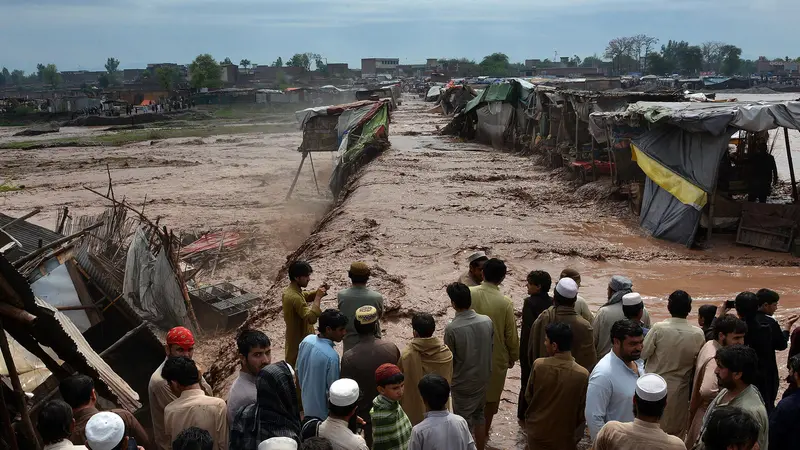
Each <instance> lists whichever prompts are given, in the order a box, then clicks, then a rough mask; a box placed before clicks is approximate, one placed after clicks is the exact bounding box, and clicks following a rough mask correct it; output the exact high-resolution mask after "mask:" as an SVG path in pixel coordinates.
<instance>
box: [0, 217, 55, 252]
mask: <svg viewBox="0 0 800 450" xmlns="http://www.w3.org/2000/svg"><path fill="white" fill-rule="evenodd" d="M15 219H16V217H11V216H7V215H5V214H3V213H0V228H3V227H4V226H6V224H9V223H11V222H12V221H13V220H15ZM3 231H5V232H6V233H8V234H9V235H11V236H12V237H13V238H14V239H16V240H17V241H19V243H20V244H22V252H23V253H25V254H28V253H30V252H32V251H34V250H36V249H38V248H39V240H40V239H41V240H42V245H47V244H49V243H51V242H54V241H57V240H59V239H61V238H62V237H64V236H63V235H60V234H58V233H56V232H55V231H51V230H48V229H47V228H44V227H40V226H39V225H34V224H32V223H30V222H26V221H24V220H22V221H19V222H17V223H15V224H13V225H11V226H10V227H8V228H5V229H3Z"/></svg>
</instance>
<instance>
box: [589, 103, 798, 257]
mask: <svg viewBox="0 0 800 450" xmlns="http://www.w3.org/2000/svg"><path fill="white" fill-rule="evenodd" d="M627 125H640V129H641V134H639V135H638V136H637V137H634V138H633V139H632V141H631V143H632V146H631V147H632V149H633V152H634V155H633V157H634V159H635V160H636V162H637V164H638V165H639V167H640V168H641V169H642V171H644V173H645V174H646V175H647V181H646V183H645V192H644V197H643V202H642V211H641V214H640V224H641V226H642V227H643V228H645V229H646V230H648V231H649V232H650V233H651V234H652V235H653V236H655V237H658V238H662V239H666V240H669V241H673V242H679V243H681V244H684V245H686V246H690V245H691V244H692V243H693V242H694V238H695V234H696V232H697V229H698V226H699V224H700V218H701V211H702V210H703V207H704V206H705V205H706V204H707V203H708V201H709V200H708V199H709V195H711V194H713V193H714V190H715V187H716V185H717V179H718V176H719V169H720V161H721V159H722V157H723V154H724V153H725V152H726V150H727V145H728V142H729V140H730V136H731V134H732V133H733V132H734V131H735V130H737V129H739V130H745V131H750V132H760V131H766V130H771V129H775V128H778V127H785V128H791V129H800V102H754V103H743V102H741V103H740V102H731V103H654V102H638V103H635V104H632V105H630V106H628V108H627V109H625V110H624V111H618V112H595V113H592V114H591V115H590V129H591V132H592V135H593V136H594V137H595V139H596V140H598V141H605V139H606V127H607V126H612V127H615V126H627ZM787 151H789V149H787ZM789 162H790V166H791V152H789ZM791 174H792V189H793V193H794V195H795V201H796V200H797V196H796V187H795V180H794V172H793V171H792V172H791Z"/></svg>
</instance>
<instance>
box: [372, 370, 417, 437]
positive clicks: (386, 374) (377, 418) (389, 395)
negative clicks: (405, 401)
mask: <svg viewBox="0 0 800 450" xmlns="http://www.w3.org/2000/svg"><path fill="white" fill-rule="evenodd" d="M404 381H405V376H403V372H401V371H400V368H399V367H397V366H396V365H394V364H383V365H381V366H380V367H378V369H377V370H376V371H375V383H376V384H377V386H378V396H377V397H375V400H373V401H372V410H370V416H371V417H372V438H373V441H372V449H373V450H406V449H408V443H409V441H410V440H411V421H410V420H408V416H406V413H405V411H403V408H401V407H400V399H401V398H403V390H404V385H403V383H404Z"/></svg>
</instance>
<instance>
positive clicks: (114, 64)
mask: <svg viewBox="0 0 800 450" xmlns="http://www.w3.org/2000/svg"><path fill="white" fill-rule="evenodd" d="M105 67H106V73H107V74H108V77H107V78H108V83H109V84H118V83H119V60H118V59H117V58H113V57H112V58H108V59H106V64H105Z"/></svg>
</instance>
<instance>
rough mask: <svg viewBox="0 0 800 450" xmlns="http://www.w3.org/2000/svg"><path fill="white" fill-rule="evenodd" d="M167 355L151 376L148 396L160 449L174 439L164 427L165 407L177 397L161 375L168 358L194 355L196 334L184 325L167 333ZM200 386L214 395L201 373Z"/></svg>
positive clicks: (169, 446) (163, 448) (167, 446)
mask: <svg viewBox="0 0 800 450" xmlns="http://www.w3.org/2000/svg"><path fill="white" fill-rule="evenodd" d="M165 348H166V351H167V356H166V358H164V362H163V363H161V365H160V366H158V368H157V369H156V371H155V372H153V375H151V376H150V383H149V384H148V385H147V396H148V398H149V400H150V419H151V420H152V421H153V441H155V445H156V448H157V449H158V450H170V448H171V447H172V441H171V440H170V438H169V436H167V430H166V428H165V427H164V409H165V408H166V407H167V405H169V404H170V403H171V402H172V401H173V400H175V399H176V398H177V397H176V396H175V394H174V393H173V392H172V390H171V389H170V388H169V383H167V380H165V379H164V378H163V377H162V376H161V372H162V371H163V370H164V364H166V362H167V359H169V358H174V357H179V356H185V357H187V358H190V359H191V357H192V355H194V336H192V332H191V331H189V330H187V329H186V328H184V327H175V328H173V329H171V330H169V332H168V333H167V345H166V347H165ZM200 387H202V388H203V391H205V393H206V395H212V394H213V391H212V390H211V386H209V385H208V383H206V380H204V379H203V376H202V374H201V375H200Z"/></svg>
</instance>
